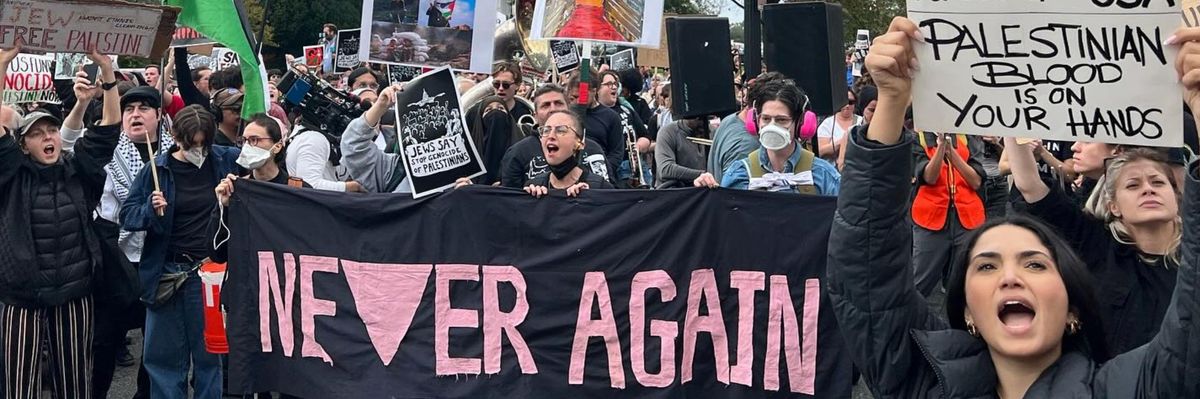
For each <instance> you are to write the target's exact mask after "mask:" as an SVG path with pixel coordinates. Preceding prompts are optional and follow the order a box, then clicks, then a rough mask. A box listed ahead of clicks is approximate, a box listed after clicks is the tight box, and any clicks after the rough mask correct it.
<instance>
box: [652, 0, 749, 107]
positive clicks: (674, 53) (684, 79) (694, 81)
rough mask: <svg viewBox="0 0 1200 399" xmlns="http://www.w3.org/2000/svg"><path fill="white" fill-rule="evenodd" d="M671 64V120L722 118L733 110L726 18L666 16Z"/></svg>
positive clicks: (733, 101) (735, 100)
mask: <svg viewBox="0 0 1200 399" xmlns="http://www.w3.org/2000/svg"><path fill="white" fill-rule="evenodd" d="M667 45H668V48H669V49H668V51H667V56H668V57H669V58H670V61H669V63H670V65H671V99H672V101H671V115H672V116H674V118H675V119H685V118H694V117H698V116H706V115H719V116H722V117H724V116H725V115H728V114H730V113H732V112H734V111H737V109H738V106H737V98H736V97H735V96H734V93H733V58H732V56H731V55H730V53H729V20H728V19H726V18H717V17H670V18H667Z"/></svg>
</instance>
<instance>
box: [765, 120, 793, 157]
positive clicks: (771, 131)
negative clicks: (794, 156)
mask: <svg viewBox="0 0 1200 399" xmlns="http://www.w3.org/2000/svg"><path fill="white" fill-rule="evenodd" d="M758 142H759V143H760V144H762V146H763V148H766V149H768V150H771V151H778V150H782V149H784V148H786V147H787V146H788V144H791V143H792V135H791V133H790V132H788V131H787V129H784V128H783V127H780V126H779V125H776V124H774V123H771V124H768V125H767V126H766V127H763V128H762V129H761V130H759V131H758Z"/></svg>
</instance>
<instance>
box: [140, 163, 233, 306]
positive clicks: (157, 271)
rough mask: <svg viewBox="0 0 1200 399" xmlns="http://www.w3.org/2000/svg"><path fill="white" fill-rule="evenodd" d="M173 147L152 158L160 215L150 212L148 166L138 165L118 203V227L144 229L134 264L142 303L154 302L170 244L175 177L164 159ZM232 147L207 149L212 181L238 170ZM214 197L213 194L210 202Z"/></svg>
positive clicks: (151, 207) (173, 216)
mask: <svg viewBox="0 0 1200 399" xmlns="http://www.w3.org/2000/svg"><path fill="white" fill-rule="evenodd" d="M175 150H176V148H171V150H169V151H167V152H166V153H163V154H162V155H159V156H158V157H157V158H155V159H154V163H155V164H156V165H158V184H159V187H160V188H161V190H162V193H163V196H164V197H166V199H167V209H166V211H165V212H163V216H161V217H160V216H158V215H156V214H155V213H154V206H152V205H151V204H150V194H151V193H154V179H153V176H151V174H150V168H142V171H141V172H139V173H138V176H137V180H134V182H133V187H132V189H131V190H130V192H129V197H128V198H127V199H126V200H125V203H123V204H121V228H123V229H125V230H128V231H145V232H147V233H146V243H145V246H144V247H142V262H141V264H140V265H138V281H139V282H140V283H141V284H142V293H141V296H142V302H145V303H146V304H154V293H155V291H157V290H158V279H159V277H161V276H162V274H163V268H164V267H166V263H167V260H168V259H167V256H168V255H169V254H168V253H167V248H170V246H171V229H172V228H173V227H172V226H174V224H175V207H174V206H171V204H174V203H175V178H174V174H173V173H172V172H171V167H170V166H169V165H170V163H169V162H167V160H168V159H169V158H167V157H170V156H171V153H173V152H175ZM239 153H240V152H239V151H238V149H236V148H231V147H224V146H219V145H216V146H213V147H212V150H211V151H209V154H208V161H207V162H213V171H214V172H215V173H214V174H213V184H214V185H215V184H216V183H217V182H220V181H221V179H224V178H225V175H228V174H231V173H233V174H236V173H238V166H237V162H236V161H237V158H238V155H239ZM216 200H217V197H216V195H215V194H214V195H213V201H214V202H215V201H216Z"/></svg>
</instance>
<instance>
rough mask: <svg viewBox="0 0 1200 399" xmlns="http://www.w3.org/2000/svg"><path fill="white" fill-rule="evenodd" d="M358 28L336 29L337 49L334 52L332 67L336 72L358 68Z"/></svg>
mask: <svg viewBox="0 0 1200 399" xmlns="http://www.w3.org/2000/svg"><path fill="white" fill-rule="evenodd" d="M358 36H359V30H358V29H346V30H342V31H338V34H337V51H336V52H335V54H337V55H335V56H334V62H333V67H334V70H335V71H336V72H337V73H342V72H347V71H351V70H354V68H358V65H359V64H360V63H361V62H360V61H359V60H358V40H359V38H358Z"/></svg>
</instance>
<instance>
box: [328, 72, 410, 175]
mask: <svg viewBox="0 0 1200 399" xmlns="http://www.w3.org/2000/svg"><path fill="white" fill-rule="evenodd" d="M397 90H401V88H400V86H399V85H392V86H391V87H388V88H386V89H383V90H382V91H381V92H380V93H379V98H378V99H376V100H375V104H372V105H371V109H369V110H367V112H364V113H363V115H362V117H361V118H358V119H355V120H354V121H352V122H350V126H348V127H346V132H345V133H343V134H342V142H341V146H342V164H344V165H346V170H347V171H349V172H350V176H353V177H354V180H355V181H357V182H358V183H359V184H361V185H362V188H363V190H364V191H366V192H380V191H384V189H385V188H387V187H386V186H387V185H388V182H390V181H391V179H392V175H393V174H394V173H396V167H395V166H396V162H399V155H397V154H385V153H384V152H383V151H382V150H380V149H379V147H377V146H375V143H374V142H373V141H372V139H373V138H374V137H373V136H374V135H373V134H372V133H374V132H375V129H377V128H378V127H379V121H380V120H382V119H383V115H384V114H386V113H387V112H388V109H389V108H391V106H392V104H394V103H395V100H394V99H395V96H396V91H397Z"/></svg>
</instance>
